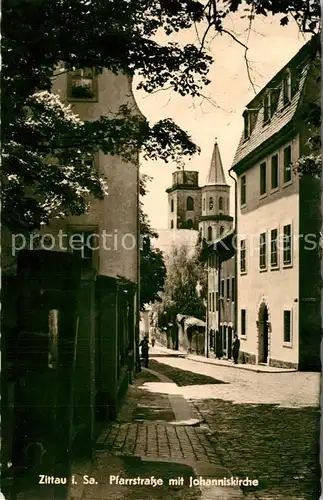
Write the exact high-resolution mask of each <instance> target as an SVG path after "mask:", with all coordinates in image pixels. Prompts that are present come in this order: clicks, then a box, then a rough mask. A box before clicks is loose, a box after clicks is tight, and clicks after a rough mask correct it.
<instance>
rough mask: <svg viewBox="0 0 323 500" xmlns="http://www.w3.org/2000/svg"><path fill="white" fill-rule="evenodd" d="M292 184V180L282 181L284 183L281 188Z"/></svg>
mask: <svg viewBox="0 0 323 500" xmlns="http://www.w3.org/2000/svg"><path fill="white" fill-rule="evenodd" d="M292 184H293V181H292V180H290V181H287V182H284V184H283V188H286V187H288V186H291V185H292Z"/></svg>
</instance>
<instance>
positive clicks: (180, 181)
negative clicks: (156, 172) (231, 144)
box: [166, 142, 233, 242]
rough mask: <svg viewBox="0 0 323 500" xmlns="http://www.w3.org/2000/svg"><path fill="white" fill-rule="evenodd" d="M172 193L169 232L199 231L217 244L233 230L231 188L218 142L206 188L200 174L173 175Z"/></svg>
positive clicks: (192, 172)
mask: <svg viewBox="0 0 323 500" xmlns="http://www.w3.org/2000/svg"><path fill="white" fill-rule="evenodd" d="M172 180H173V182H172V186H171V187H170V188H168V189H167V190H166V192H167V194H168V229H175V230H176V229H193V230H199V231H200V233H201V235H202V238H203V239H205V240H206V241H208V242H212V241H215V240H216V239H217V238H218V237H219V236H220V235H222V234H224V233H226V232H227V231H228V230H230V228H231V226H232V221H233V217H231V216H230V186H229V185H228V184H227V182H226V179H225V175H224V170H223V165H222V160H221V155H220V150H219V146H218V143H217V142H215V144H214V149H213V154H212V159H211V163H210V168H209V172H208V175H207V178H206V181H205V184H204V186H202V187H200V186H199V179H198V172H195V171H186V170H181V171H177V172H174V173H173V179H172Z"/></svg>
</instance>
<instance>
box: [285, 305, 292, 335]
mask: <svg viewBox="0 0 323 500" xmlns="http://www.w3.org/2000/svg"><path fill="white" fill-rule="evenodd" d="M291 340H292V314H291V311H284V342H288V343H290V342H291Z"/></svg>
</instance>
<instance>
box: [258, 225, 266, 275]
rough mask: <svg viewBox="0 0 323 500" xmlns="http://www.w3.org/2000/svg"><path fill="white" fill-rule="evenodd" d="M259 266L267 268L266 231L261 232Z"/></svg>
mask: <svg viewBox="0 0 323 500" xmlns="http://www.w3.org/2000/svg"><path fill="white" fill-rule="evenodd" d="M259 266H260V269H265V268H266V267H267V242H266V233H261V235H260V237H259Z"/></svg>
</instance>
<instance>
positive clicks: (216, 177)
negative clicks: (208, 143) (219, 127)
mask: <svg viewBox="0 0 323 500" xmlns="http://www.w3.org/2000/svg"><path fill="white" fill-rule="evenodd" d="M205 185H206V186H215V185H222V186H227V185H228V184H227V183H226V180H225V175H224V170H223V165H222V160H221V155H220V150H219V146H218V141H217V139H216V138H215V143H214V148H213V154H212V159H211V163H210V168H209V172H208V174H207V177H206V181H205Z"/></svg>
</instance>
